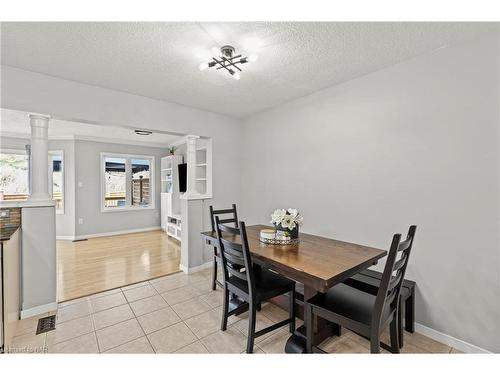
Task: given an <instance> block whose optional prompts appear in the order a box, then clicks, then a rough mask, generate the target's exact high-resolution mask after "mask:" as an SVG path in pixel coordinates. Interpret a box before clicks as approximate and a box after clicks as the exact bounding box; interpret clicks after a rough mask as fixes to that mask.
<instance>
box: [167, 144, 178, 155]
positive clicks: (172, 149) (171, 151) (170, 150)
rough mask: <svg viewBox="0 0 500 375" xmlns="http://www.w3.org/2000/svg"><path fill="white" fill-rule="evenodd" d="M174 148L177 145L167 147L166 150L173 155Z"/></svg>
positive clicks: (175, 148)
mask: <svg viewBox="0 0 500 375" xmlns="http://www.w3.org/2000/svg"><path fill="white" fill-rule="evenodd" d="M175 150H177V147H175V146H172V147H169V148H168V152H169V153H170V155H175Z"/></svg>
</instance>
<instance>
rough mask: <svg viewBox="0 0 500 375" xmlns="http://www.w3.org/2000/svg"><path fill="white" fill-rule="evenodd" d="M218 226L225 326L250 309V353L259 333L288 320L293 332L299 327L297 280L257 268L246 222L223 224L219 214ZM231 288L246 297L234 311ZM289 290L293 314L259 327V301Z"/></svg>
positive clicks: (286, 322)
mask: <svg viewBox="0 0 500 375" xmlns="http://www.w3.org/2000/svg"><path fill="white" fill-rule="evenodd" d="M215 227H216V229H217V239H218V241H219V250H220V257H221V259H222V267H223V274H224V303H223V309H222V324H221V330H222V331H225V330H226V329H227V320H228V318H229V317H230V316H231V315H235V314H240V313H242V312H244V311H246V309H248V335H247V337H248V338H247V353H253V346H254V340H255V339H256V338H257V337H259V336H262V335H265V334H266V333H268V332H271V331H273V330H275V329H278V328H280V327H283V326H285V325H287V324H289V326H290V327H289V328H290V332H291V333H293V332H294V331H295V282H294V281H292V280H289V279H287V278H286V277H283V276H281V275H278V274H277V273H274V272H272V271H269V270H266V269H261V268H260V267H259V268H256V269H254V264H253V262H252V257H251V255H250V250H249V246H248V238H247V232H246V229H245V223H244V222H242V221H240V223H239V225H238V227H237V228H234V227H231V226H227V225H225V224H221V220H220V219H219V217H218V216H216V217H215ZM237 239H238V240H239V241H237ZM230 292H231V293H233V294H235V295H236V296H238V297H239V298H240V299H242V300H243V301H244V303H243V304H241V305H239V306H238V307H236V308H234V309H233V310H231V311H229V293H230ZM287 293H288V296H289V317H288V318H287V319H285V320H282V321H281V322H278V323H275V324H273V325H271V326H269V327H266V328H264V329H261V330H260V331H255V323H256V318H257V305H259V304H261V303H262V302H265V301H267V300H269V299H271V298H273V297H277V296H280V295H283V294H287Z"/></svg>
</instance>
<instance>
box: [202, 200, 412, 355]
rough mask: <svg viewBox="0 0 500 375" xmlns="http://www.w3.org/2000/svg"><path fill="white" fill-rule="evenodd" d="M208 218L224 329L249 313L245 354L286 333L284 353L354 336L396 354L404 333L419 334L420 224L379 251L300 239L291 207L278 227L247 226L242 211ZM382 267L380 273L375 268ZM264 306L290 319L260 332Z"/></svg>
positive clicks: (316, 349) (217, 211) (213, 212)
mask: <svg viewBox="0 0 500 375" xmlns="http://www.w3.org/2000/svg"><path fill="white" fill-rule="evenodd" d="M209 213H210V219H211V230H210V231H204V232H202V233H200V235H201V237H202V239H203V240H204V242H205V244H206V245H208V246H210V247H212V248H213V267H212V275H211V288H212V290H216V289H221V290H222V292H223V303H222V305H223V306H222V309H221V316H220V319H221V325H220V330H221V331H226V329H227V324H228V319H229V318H230V317H231V316H239V315H241V314H248V327H247V335H246V336H247V345H246V353H253V352H254V349H255V340H256V339H257V338H259V337H261V336H263V335H266V334H268V333H269V332H272V331H275V330H279V329H284V328H282V327H285V328H286V329H288V332H289V338H288V339H287V341H286V344H285V347H284V349H283V350H284V352H286V353H325V351H324V350H323V349H321V345H322V343H324V342H325V341H326V340H329V339H331V338H332V337H338V336H342V335H343V334H344V335H345V334H346V332H348V334H350V335H352V334H354V335H357V336H359V337H360V338H363V339H365V340H368V342H369V352H370V353H374V354H375V353H381V352H383V353H394V354H396V353H400V352H401V351H402V349H403V348H404V338H405V335H404V331H406V332H408V333H413V332H415V292H416V291H415V289H416V283H415V282H413V281H411V280H408V279H406V278H405V273H406V268H407V266H408V263H409V259H410V253H411V251H412V248H413V242H414V238H415V235H416V231H417V226H416V225H410V226H409V228H408V230H407V233H405V234H404V235H402V234H400V233H396V234H392V238H391V233H389V234H388V235H387V242H388V246H387V248H386V249H380V248H376V247H372V246H369V245H366V244H357V243H350V242H345V241H340V240H336V239H334V238H325V237H321V236H316V235H312V234H307V233H301V232H300V227H301V226H302V223H303V221H304V219H303V217H302V216H301V215H300V214H299V212H298V210H296V209H293V208H288V209H277V210H275V211H274V213H272V215H271V222H270V223H271V224H272V226H270V225H261V224H257V225H247V224H246V223H245V221H244V220H241V219H240V218H239V217H238V211H237V207H236V204H233V205H232V206H231V207H229V208H214V207H213V206H210V207H209ZM379 262H380V263H383V269H382V272H378V271H375V270H372V269H370V267H372V266H374V265H377V264H378V263H379ZM219 270H220V271H221V272H219ZM264 303H270V304H273V305H276V306H278V307H280V308H282V309H283V310H285V311H287V316H286V318H285V317H283V318H284V319H283V320H281V321H279V322H275V323H274V324H272V325H269V326H267V327H265V328H263V329H260V330H257V329H256V321H257V313H258V311H260V310H261V309H262V305H263V304H264ZM296 321H300V322H303V324H300V325H296ZM387 330H388V331H389V334H388V335H386V334H385V333H386V331H387ZM382 338H383V339H382ZM387 339H388V340H387Z"/></svg>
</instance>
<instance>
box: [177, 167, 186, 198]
mask: <svg viewBox="0 0 500 375" xmlns="http://www.w3.org/2000/svg"><path fill="white" fill-rule="evenodd" d="M178 167H179V191H180V192H181V193H185V192H186V190H187V163H182V164H179V165H178Z"/></svg>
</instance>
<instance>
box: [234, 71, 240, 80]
mask: <svg viewBox="0 0 500 375" xmlns="http://www.w3.org/2000/svg"><path fill="white" fill-rule="evenodd" d="M233 78H234V79H235V80H237V81H238V80H239V79H240V78H241V76H240V73H234V74H233Z"/></svg>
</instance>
